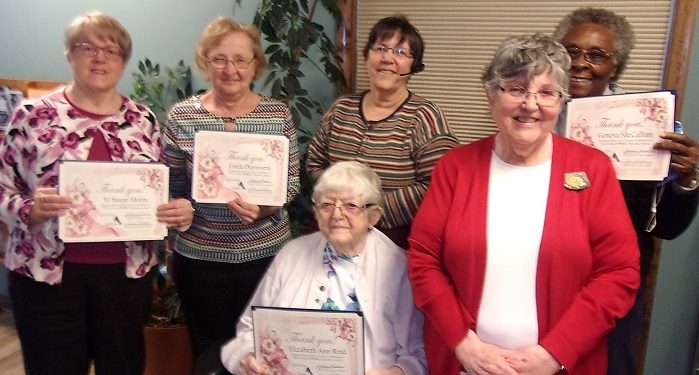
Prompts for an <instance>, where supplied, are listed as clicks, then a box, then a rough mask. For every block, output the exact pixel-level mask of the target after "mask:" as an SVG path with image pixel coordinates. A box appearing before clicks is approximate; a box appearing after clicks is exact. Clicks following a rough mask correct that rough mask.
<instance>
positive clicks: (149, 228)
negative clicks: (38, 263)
mask: <svg viewBox="0 0 699 375" xmlns="http://www.w3.org/2000/svg"><path fill="white" fill-rule="evenodd" d="M168 181H169V169H168V167H166V166H165V165H163V164H160V163H120V162H106V161H94V162H93V161H62V162H61V165H60V167H59V172H58V192H59V194H60V195H64V196H68V197H70V198H71V199H72V200H73V207H72V208H71V209H69V210H68V211H67V212H66V214H65V215H63V216H61V217H59V219H58V236H59V237H60V238H61V240H63V242H108V241H141V240H161V239H163V238H165V237H166V236H167V227H166V224H165V223H160V222H158V219H157V217H156V210H157V207H158V206H159V205H161V204H163V203H166V202H167V201H168Z"/></svg>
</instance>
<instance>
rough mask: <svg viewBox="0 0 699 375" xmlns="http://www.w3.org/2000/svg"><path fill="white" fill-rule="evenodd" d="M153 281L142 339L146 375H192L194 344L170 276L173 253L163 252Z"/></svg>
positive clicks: (164, 250) (165, 250)
mask: <svg viewBox="0 0 699 375" xmlns="http://www.w3.org/2000/svg"><path fill="white" fill-rule="evenodd" d="M160 258H161V259H164V260H163V261H161V262H160V264H159V265H158V272H157V276H156V278H155V280H154V281H153V300H152V305H151V316H150V319H149V320H148V323H147V324H146V326H145V328H144V331H143V337H144V341H145V348H146V367H145V371H144V374H145V375H179V374H181V375H189V374H191V373H192V368H193V367H194V360H193V354H192V345H191V340H190V337H189V330H188V328H187V325H186V322H185V319H184V314H183V312H182V309H181V302H180V298H179V296H178V295H177V289H176V288H175V284H174V283H173V282H172V277H169V270H170V265H171V254H170V251H169V250H167V249H163V251H161V257H160Z"/></svg>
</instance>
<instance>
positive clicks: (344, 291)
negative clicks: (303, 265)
mask: <svg viewBox="0 0 699 375" xmlns="http://www.w3.org/2000/svg"><path fill="white" fill-rule="evenodd" d="M358 261H359V256H355V257H348V256H344V255H341V254H338V253H337V251H336V250H335V249H334V248H333V247H332V245H330V244H327V245H325V249H324V250H323V265H324V266H325V267H326V269H327V273H326V275H327V276H328V288H327V291H328V296H327V298H326V299H325V301H324V302H323V304H322V305H321V306H320V309H321V310H343V311H362V307H361V306H360V305H359V300H358V299H357V292H356V290H355V287H354V279H353V277H352V275H351V273H352V271H353V270H354V269H356V268H357V266H358V265H357V263H358Z"/></svg>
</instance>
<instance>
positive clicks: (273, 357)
mask: <svg viewBox="0 0 699 375" xmlns="http://www.w3.org/2000/svg"><path fill="white" fill-rule="evenodd" d="M252 319H253V327H254V331H255V332H254V336H255V357H256V358H257V359H258V360H259V361H260V362H263V363H264V364H265V365H267V366H268V367H269V368H270V369H271V370H272V373H273V374H277V373H279V374H299V375H302V374H303V375H364V334H363V332H364V323H363V317H362V315H361V313H359V312H345V311H321V310H300V309H286V308H268V307H258V306H253V307H252ZM275 371H276V372H275Z"/></svg>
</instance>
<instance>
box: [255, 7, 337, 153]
mask: <svg viewBox="0 0 699 375" xmlns="http://www.w3.org/2000/svg"><path fill="white" fill-rule="evenodd" d="M318 5H321V6H322V7H324V8H325V9H326V10H327V11H328V13H329V14H330V15H331V16H332V17H333V18H334V20H335V22H336V23H337V24H339V23H340V21H341V14H340V10H339V9H338V7H337V4H336V2H335V0H311V2H310V5H309V0H262V2H261V4H260V6H259V8H258V9H257V12H256V13H255V17H254V21H253V23H254V24H255V25H256V26H257V27H258V28H259V29H260V31H261V32H262V34H263V35H264V39H265V41H267V42H268V44H269V45H268V46H267V48H266V50H265V55H266V56H267V61H268V64H269V68H268V71H267V73H268V74H267V77H266V79H265V81H264V87H271V96H272V97H273V98H275V99H278V100H281V101H283V102H285V103H287V105H288V106H289V109H290V110H291V115H292V116H293V119H294V123H295V124H296V126H297V128H298V133H299V139H298V141H299V143H300V144H302V145H305V144H307V143H308V141H310V137H311V136H312V131H309V130H307V129H304V128H303V127H302V126H300V124H301V117H302V116H303V117H305V118H307V119H312V113H313V112H316V113H319V114H321V113H323V110H324V108H323V107H322V106H321V104H320V103H319V102H318V101H317V100H315V99H314V98H313V96H312V95H311V93H310V92H309V90H308V89H306V88H305V87H303V85H302V83H301V80H300V79H301V78H302V77H304V76H305V75H304V73H303V72H302V71H301V63H302V62H303V61H307V62H310V63H311V65H312V66H314V67H315V68H317V69H318V70H319V71H320V72H322V74H323V75H324V76H325V77H327V79H328V80H329V81H330V82H331V83H333V84H334V86H335V88H336V91H337V92H338V93H339V92H342V91H343V90H344V89H345V80H344V76H343V74H342V66H341V65H342V57H341V56H340V54H339V51H338V49H337V47H336V46H335V43H334V41H333V40H332V39H330V37H328V35H327V34H326V33H325V30H324V28H323V26H322V25H320V24H318V23H316V22H314V21H313V17H314V16H315V15H316V10H317V7H318ZM316 56H318V57H316Z"/></svg>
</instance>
